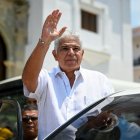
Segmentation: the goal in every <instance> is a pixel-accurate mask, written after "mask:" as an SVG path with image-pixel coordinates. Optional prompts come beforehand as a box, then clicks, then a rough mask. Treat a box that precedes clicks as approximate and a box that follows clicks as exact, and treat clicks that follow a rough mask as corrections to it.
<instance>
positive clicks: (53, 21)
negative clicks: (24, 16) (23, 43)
mask: <svg viewBox="0 0 140 140" xmlns="http://www.w3.org/2000/svg"><path fill="white" fill-rule="evenodd" d="M61 15H62V13H61V12H60V11H59V10H54V11H53V12H52V13H51V14H50V15H48V17H47V18H46V20H45V22H44V25H43V29H42V35H41V39H42V40H43V41H44V42H47V43H51V42H52V41H54V40H55V39H57V38H58V37H60V36H61V35H62V34H63V33H64V32H65V30H66V27H63V28H61V29H60V30H57V24H58V22H59V19H60V17H61Z"/></svg>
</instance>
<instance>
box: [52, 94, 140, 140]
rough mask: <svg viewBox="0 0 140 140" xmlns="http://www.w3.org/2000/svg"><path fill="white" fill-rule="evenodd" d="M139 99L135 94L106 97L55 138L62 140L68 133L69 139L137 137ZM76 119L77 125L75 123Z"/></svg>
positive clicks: (139, 134) (135, 139)
mask: <svg viewBox="0 0 140 140" xmlns="http://www.w3.org/2000/svg"><path fill="white" fill-rule="evenodd" d="M139 101H140V95H138V94H136V95H129V96H128V95H127V96H118V97H115V98H107V99H106V100H104V101H103V102H102V103H101V104H99V105H97V106H96V107H94V108H92V109H91V110H90V111H89V112H88V113H86V114H84V115H83V116H81V117H80V118H79V119H78V120H76V121H75V122H73V123H72V124H71V125H69V126H68V127H67V128H65V130H63V131H62V132H61V133H59V135H57V136H56V137H55V138H54V139H58V138H59V140H61V139H62V140H63V138H65V136H66V134H67V136H71V137H69V138H68V137H67V139H68V140H69V139H71V140H93V139H94V140H139V139H140V109H139V108H140V102H139ZM79 120H80V121H79ZM78 121H79V122H80V123H78V125H79V124H80V125H79V126H80V127H78V125H75V124H76V122H78ZM70 128H71V129H70ZM58 136H59V137H58Z"/></svg>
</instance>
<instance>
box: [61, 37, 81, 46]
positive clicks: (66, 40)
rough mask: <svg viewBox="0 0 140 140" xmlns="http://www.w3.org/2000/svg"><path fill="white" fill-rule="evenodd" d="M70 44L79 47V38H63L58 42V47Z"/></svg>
mask: <svg viewBox="0 0 140 140" xmlns="http://www.w3.org/2000/svg"><path fill="white" fill-rule="evenodd" d="M70 43H74V44H78V45H80V40H79V38H76V37H73V36H70V37H64V38H62V39H61V40H60V42H59V46H62V45H63V44H70Z"/></svg>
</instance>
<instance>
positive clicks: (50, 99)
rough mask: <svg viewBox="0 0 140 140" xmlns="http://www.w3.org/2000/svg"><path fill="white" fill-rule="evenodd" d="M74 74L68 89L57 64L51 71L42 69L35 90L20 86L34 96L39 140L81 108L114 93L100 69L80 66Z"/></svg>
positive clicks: (64, 76)
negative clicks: (29, 90) (72, 82)
mask: <svg viewBox="0 0 140 140" xmlns="http://www.w3.org/2000/svg"><path fill="white" fill-rule="evenodd" d="M75 76H76V79H75V82H74V84H73V87H72V88H71V86H70V83H69V80H68V78H67V76H66V75H65V73H64V72H62V71H61V70H60V68H59V67H55V68H54V69H52V71H51V72H48V71H47V70H45V69H42V70H41V72H40V75H39V78H38V87H37V89H36V91H35V93H29V92H28V90H27V89H26V87H25V86H24V94H25V96H30V97H33V98H36V99H37V102H38V111H39V117H38V118H39V120H38V124H39V129H38V130H39V135H38V139H39V140H42V139H43V138H44V137H46V136H47V135H48V134H49V133H50V132H52V131H53V130H55V129H56V128H57V127H58V126H60V125H62V124H63V123H64V122H65V121H66V120H68V119H70V118H71V117H72V116H74V115H75V114H77V113H78V112H79V111H81V110H82V109H83V108H85V107H87V106H88V105H90V104H91V103H94V102H96V101H98V100H99V99H101V98H103V97H105V96H107V95H109V94H111V93H113V92H114V90H113V88H112V85H111V84H110V82H109V80H108V78H107V77H106V76H105V75H103V74H102V73H100V72H97V71H91V70H87V69H83V68H80V70H78V71H75Z"/></svg>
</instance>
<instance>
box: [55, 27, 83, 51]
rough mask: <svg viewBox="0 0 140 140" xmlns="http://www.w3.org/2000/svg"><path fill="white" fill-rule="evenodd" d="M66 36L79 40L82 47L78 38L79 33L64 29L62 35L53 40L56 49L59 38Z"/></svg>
mask: <svg viewBox="0 0 140 140" xmlns="http://www.w3.org/2000/svg"><path fill="white" fill-rule="evenodd" d="M68 37H73V38H75V39H77V40H79V42H80V47H81V48H82V42H81V40H80V37H79V35H78V34H76V33H75V32H72V31H68V30H66V31H65V32H64V33H63V35H62V36H61V37H59V38H57V39H56V40H55V41H54V49H55V50H56V51H57V49H58V47H59V44H60V42H61V40H62V39H64V38H68Z"/></svg>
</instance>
